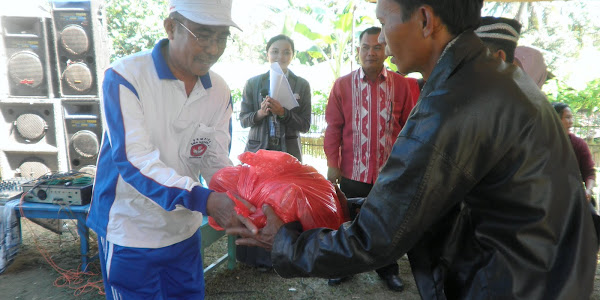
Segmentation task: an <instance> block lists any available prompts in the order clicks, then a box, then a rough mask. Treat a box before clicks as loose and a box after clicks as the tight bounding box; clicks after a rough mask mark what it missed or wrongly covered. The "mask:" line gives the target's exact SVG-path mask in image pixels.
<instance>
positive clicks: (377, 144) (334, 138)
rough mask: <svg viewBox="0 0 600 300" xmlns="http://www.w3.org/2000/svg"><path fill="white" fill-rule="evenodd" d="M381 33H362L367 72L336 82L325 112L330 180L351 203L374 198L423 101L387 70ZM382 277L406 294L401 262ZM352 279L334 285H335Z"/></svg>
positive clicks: (376, 30)
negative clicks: (400, 135) (394, 147)
mask: <svg viewBox="0 0 600 300" xmlns="http://www.w3.org/2000/svg"><path fill="white" fill-rule="evenodd" d="M380 32H381V28H379V27H371V28H369V29H367V30H365V31H363V32H362V33H361V35H360V45H359V47H358V49H357V50H358V51H357V52H358V57H359V61H360V65H361V68H359V69H358V70H356V71H353V72H351V73H350V74H348V75H345V76H343V77H340V78H338V79H337V80H336V82H335V83H334V85H333V88H332V89H331V94H330V95H329V101H328V103H327V109H326V112H325V120H326V121H327V129H326V130H325V141H324V150H325V155H326V156H327V166H328V171H327V179H329V180H330V181H331V182H333V183H334V184H338V183H339V184H340V189H341V190H342V191H343V192H344V194H346V197H347V198H354V197H366V196H367V195H368V194H369V192H370V191H371V188H372V187H373V183H374V182H375V180H376V179H377V175H379V170H380V169H381V167H382V166H383V164H384V163H385V162H386V160H387V159H388V157H389V155H390V151H391V149H392V145H393V144H394V142H395V141H396V137H397V136H398V133H400V130H401V129H402V127H403V126H404V123H405V122H406V119H407V118H408V115H409V114H410V111H411V110H412V108H413V107H414V106H415V103H416V101H417V99H416V98H415V97H414V96H413V93H411V86H410V81H409V79H407V78H404V76H402V75H400V74H397V73H395V72H392V71H388V70H387V69H386V68H385V67H384V64H383V62H384V61H385V59H386V57H387V56H386V55H385V45H384V44H380V43H379V42H378V41H377V38H378V37H379V33H380ZM398 59H401V58H398ZM377 273H378V274H379V276H380V277H381V279H382V280H384V281H385V283H386V284H387V286H388V288H389V289H391V290H394V291H401V290H402V289H403V288H404V286H403V283H402V280H401V279H400V278H399V277H398V264H397V263H396V261H390V264H389V265H387V266H384V267H382V268H379V269H377ZM346 279H348V277H346V278H334V279H330V280H329V285H337V284H339V283H341V282H342V281H344V280H346Z"/></svg>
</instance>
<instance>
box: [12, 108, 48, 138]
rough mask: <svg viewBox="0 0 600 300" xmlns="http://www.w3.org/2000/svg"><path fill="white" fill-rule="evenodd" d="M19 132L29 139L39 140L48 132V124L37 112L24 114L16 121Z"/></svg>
mask: <svg viewBox="0 0 600 300" xmlns="http://www.w3.org/2000/svg"><path fill="white" fill-rule="evenodd" d="M15 126H16V127H17V132H18V133H19V134H20V135H21V136H22V137H23V138H25V139H27V140H38V139H41V138H42V137H43V136H44V135H45V134H46V129H48V125H47V124H46V121H44V119H43V118H42V117H40V116H38V115H36V114H22V115H20V116H19V117H17V120H16V121H15Z"/></svg>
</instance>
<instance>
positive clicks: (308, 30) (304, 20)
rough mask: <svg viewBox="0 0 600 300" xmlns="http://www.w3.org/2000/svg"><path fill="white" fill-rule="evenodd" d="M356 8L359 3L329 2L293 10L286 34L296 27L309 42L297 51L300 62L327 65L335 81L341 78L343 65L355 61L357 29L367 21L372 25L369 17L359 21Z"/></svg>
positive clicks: (289, 15) (286, 25)
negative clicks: (353, 40) (353, 44)
mask: <svg viewBox="0 0 600 300" xmlns="http://www.w3.org/2000/svg"><path fill="white" fill-rule="evenodd" d="M290 3H291V4H292V5H293V3H292V2H291V1H290ZM356 7H357V1H354V0H353V1H333V0H329V1H320V2H314V3H311V4H310V5H305V6H293V7H292V9H291V10H290V11H291V13H289V14H288V15H287V16H286V20H285V26H284V32H285V31H290V30H291V29H292V24H294V25H293V31H294V32H295V33H298V34H300V35H301V36H302V37H304V38H305V39H307V40H308V41H309V43H308V44H307V46H305V47H304V48H302V49H300V48H299V49H298V54H297V55H296V57H297V58H298V60H299V61H300V62H301V63H302V64H306V65H314V64H317V63H321V62H327V63H328V64H329V66H330V69H331V71H332V75H333V78H334V79H335V78H338V77H340V74H341V69H342V67H343V66H344V64H346V63H347V62H348V61H349V60H351V59H354V57H353V49H352V47H351V46H350V45H351V44H352V39H353V33H354V29H355V28H357V27H358V26H360V25H361V24H363V23H365V21H370V22H371V23H373V19H372V18H370V17H366V16H362V17H357V16H356V15H355V10H356ZM299 15H300V17H299ZM299 44H300V43H299Z"/></svg>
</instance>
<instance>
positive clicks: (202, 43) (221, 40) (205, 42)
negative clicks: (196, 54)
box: [173, 19, 234, 49]
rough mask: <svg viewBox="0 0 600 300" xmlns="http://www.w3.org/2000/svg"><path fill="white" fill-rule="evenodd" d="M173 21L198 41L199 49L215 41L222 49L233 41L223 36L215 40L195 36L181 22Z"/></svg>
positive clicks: (206, 36)
mask: <svg viewBox="0 0 600 300" xmlns="http://www.w3.org/2000/svg"><path fill="white" fill-rule="evenodd" d="M173 20H175V21H177V23H179V25H181V27H183V28H184V29H185V30H187V32H189V33H190V34H191V35H192V36H193V37H194V38H195V39H196V41H198V44H199V45H200V46H201V47H208V46H210V45H211V44H212V42H213V41H215V42H216V43H217V47H219V48H221V49H223V48H225V47H226V46H227V43H228V42H233V41H234V40H233V38H232V37H231V36H230V35H228V36H224V37H216V38H212V37H211V36H209V35H195V34H194V33H193V32H192V31H191V30H190V29H189V28H187V27H186V26H185V25H183V23H181V21H179V20H177V19H173Z"/></svg>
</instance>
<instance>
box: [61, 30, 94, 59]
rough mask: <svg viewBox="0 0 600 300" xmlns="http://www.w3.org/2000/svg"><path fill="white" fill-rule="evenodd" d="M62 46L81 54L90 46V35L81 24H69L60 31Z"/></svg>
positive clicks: (71, 51)
mask: <svg viewBox="0 0 600 300" xmlns="http://www.w3.org/2000/svg"><path fill="white" fill-rule="evenodd" d="M60 43H61V46H62V47H63V48H64V49H65V50H66V51H67V52H69V53H71V54H74V55H81V54H84V53H86V52H87V51H88V50H89V48H90V42H89V39H88V35H87V33H86V32H85V30H84V29H83V27H81V26H79V25H74V24H72V25H68V26H66V27H65V28H64V29H63V31H61V33H60Z"/></svg>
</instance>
